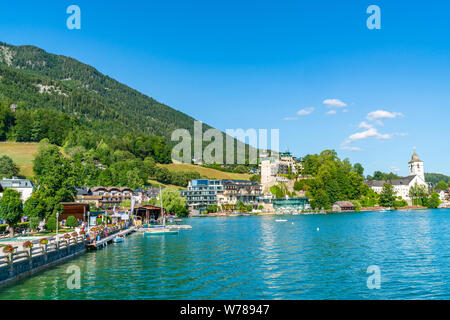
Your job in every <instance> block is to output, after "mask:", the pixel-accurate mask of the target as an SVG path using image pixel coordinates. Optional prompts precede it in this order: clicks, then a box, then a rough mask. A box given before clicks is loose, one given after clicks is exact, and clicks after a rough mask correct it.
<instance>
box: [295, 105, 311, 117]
mask: <svg viewBox="0 0 450 320" xmlns="http://www.w3.org/2000/svg"><path fill="white" fill-rule="evenodd" d="M313 111H314V108H312V107H311V108H306V109H302V110H299V111H298V112H297V114H298V115H299V116H307V115H308V114H311V113H312V112H313Z"/></svg>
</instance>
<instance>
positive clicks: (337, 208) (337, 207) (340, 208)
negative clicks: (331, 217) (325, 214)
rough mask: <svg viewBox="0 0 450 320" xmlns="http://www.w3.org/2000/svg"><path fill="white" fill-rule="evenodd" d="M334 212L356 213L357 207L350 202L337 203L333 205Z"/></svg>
mask: <svg viewBox="0 0 450 320" xmlns="http://www.w3.org/2000/svg"><path fill="white" fill-rule="evenodd" d="M331 210H332V211H333V212H352V211H355V205H354V204H353V203H351V202H350V201H337V202H335V203H334V204H333V206H332V209H331Z"/></svg>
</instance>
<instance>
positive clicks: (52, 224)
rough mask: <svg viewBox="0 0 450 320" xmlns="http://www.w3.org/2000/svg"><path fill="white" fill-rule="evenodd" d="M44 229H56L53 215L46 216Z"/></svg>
mask: <svg viewBox="0 0 450 320" xmlns="http://www.w3.org/2000/svg"><path fill="white" fill-rule="evenodd" d="M45 229H47V230H48V231H55V230H56V218H55V217H50V218H48V220H47V222H46V223H45Z"/></svg>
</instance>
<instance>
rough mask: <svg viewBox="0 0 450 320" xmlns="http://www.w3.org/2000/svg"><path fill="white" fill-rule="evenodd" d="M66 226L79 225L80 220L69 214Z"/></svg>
mask: <svg viewBox="0 0 450 320" xmlns="http://www.w3.org/2000/svg"><path fill="white" fill-rule="evenodd" d="M66 226H68V227H70V228H76V227H78V221H77V219H76V218H75V217H74V216H68V217H67V220H66Z"/></svg>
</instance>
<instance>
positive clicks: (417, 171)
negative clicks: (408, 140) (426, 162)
mask: <svg viewBox="0 0 450 320" xmlns="http://www.w3.org/2000/svg"><path fill="white" fill-rule="evenodd" d="M408 169H409V176H407V177H402V178H400V179H393V180H369V181H366V184H367V185H368V186H369V187H371V188H372V190H374V191H375V192H377V193H381V190H382V189H383V185H384V184H385V183H390V184H392V186H393V187H394V191H395V193H396V196H400V197H402V199H404V200H406V201H407V202H408V204H409V205H411V204H412V199H411V198H410V196H409V191H410V190H411V188H412V187H414V186H415V185H416V184H417V185H418V186H424V187H426V188H427V189H428V188H429V186H428V183H426V182H425V171H424V166H423V161H422V160H420V158H419V156H418V155H417V153H416V151H414V153H413V155H412V157H411V160H410V161H409V162H408Z"/></svg>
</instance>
